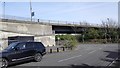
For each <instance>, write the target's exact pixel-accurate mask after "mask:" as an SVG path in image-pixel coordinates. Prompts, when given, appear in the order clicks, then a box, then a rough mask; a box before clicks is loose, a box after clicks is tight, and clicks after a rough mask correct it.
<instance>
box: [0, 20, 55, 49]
mask: <svg viewBox="0 0 120 68" xmlns="http://www.w3.org/2000/svg"><path fill="white" fill-rule="evenodd" d="M12 36H34V40H35V41H39V42H42V43H43V44H44V45H45V46H48V45H49V46H53V45H55V35H54V34H52V26H50V25H41V24H30V23H29V24H27V23H12V22H0V45H1V46H2V47H3V48H6V47H7V46H8V37H12Z"/></svg>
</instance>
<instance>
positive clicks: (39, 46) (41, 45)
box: [34, 42, 44, 48]
mask: <svg viewBox="0 0 120 68" xmlns="http://www.w3.org/2000/svg"><path fill="white" fill-rule="evenodd" d="M34 46H35V47H36V48H43V47H44V45H43V44H42V43H41V42H35V43H34Z"/></svg>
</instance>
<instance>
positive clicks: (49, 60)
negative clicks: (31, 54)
mask: <svg viewBox="0 0 120 68" xmlns="http://www.w3.org/2000/svg"><path fill="white" fill-rule="evenodd" d="M117 57H118V44H80V45H79V46H78V47H77V48H76V49H75V50H73V51H66V52H59V53H52V54H46V55H45V56H44V57H43V59H42V61H41V62H27V63H23V64H22V63H21V64H18V65H16V66H71V65H76V66H77V65H79V66H84V65H85V66H108V65H110V63H111V62H113V60H114V59H116V58H117Z"/></svg>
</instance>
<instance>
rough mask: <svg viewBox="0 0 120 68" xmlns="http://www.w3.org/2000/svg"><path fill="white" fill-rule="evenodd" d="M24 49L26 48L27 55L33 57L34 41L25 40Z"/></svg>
mask: <svg viewBox="0 0 120 68" xmlns="http://www.w3.org/2000/svg"><path fill="white" fill-rule="evenodd" d="M26 49H27V54H28V57H29V58H31V57H33V56H34V54H35V49H34V43H33V42H27V44H26Z"/></svg>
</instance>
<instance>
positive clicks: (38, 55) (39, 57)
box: [34, 53, 42, 62]
mask: <svg viewBox="0 0 120 68" xmlns="http://www.w3.org/2000/svg"><path fill="white" fill-rule="evenodd" d="M41 59H42V55H41V54H40V53H37V54H35V56H34V60H35V61H37V62H40V61H41Z"/></svg>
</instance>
